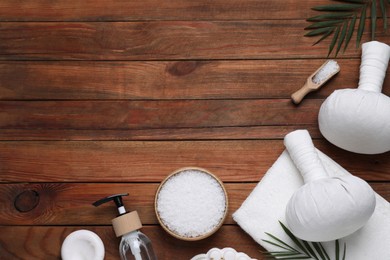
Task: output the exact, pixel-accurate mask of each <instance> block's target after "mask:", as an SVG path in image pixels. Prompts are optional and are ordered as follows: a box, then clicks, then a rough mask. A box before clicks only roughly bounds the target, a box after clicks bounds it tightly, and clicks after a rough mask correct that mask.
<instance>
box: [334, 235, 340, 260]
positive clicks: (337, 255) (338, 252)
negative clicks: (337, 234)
mask: <svg viewBox="0 0 390 260" xmlns="http://www.w3.org/2000/svg"><path fill="white" fill-rule="evenodd" d="M335 244H336V245H335V248H336V260H340V245H339V240H336V241H335Z"/></svg>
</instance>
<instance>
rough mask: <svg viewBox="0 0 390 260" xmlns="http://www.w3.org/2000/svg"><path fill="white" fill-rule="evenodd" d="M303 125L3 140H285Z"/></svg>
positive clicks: (27, 132) (15, 134)
mask: <svg viewBox="0 0 390 260" xmlns="http://www.w3.org/2000/svg"><path fill="white" fill-rule="evenodd" d="M301 128H302V126H300V125H286V126H268V125H265V126H248V127H204V128H166V129H128V130H71V129H0V141H10V140H14V141H17V140H25V141H44V140H46V141H72V140H73V141H76V140H77V141H115V140H119V141H126V140H127V141H167V140H187V141H188V140H258V139H283V138H284V136H285V135H286V134H288V133H290V132H292V131H294V130H297V129H301ZM305 129H307V130H308V131H309V132H310V135H311V137H312V138H316V139H318V138H321V137H322V135H321V133H320V131H319V129H318V125H317V124H316V125H305Z"/></svg>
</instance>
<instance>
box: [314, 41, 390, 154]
mask: <svg viewBox="0 0 390 260" xmlns="http://www.w3.org/2000/svg"><path fill="white" fill-rule="evenodd" d="M389 57H390V46H388V45H387V44H384V43H381V42H377V41H372V42H367V43H364V44H363V46H362V62H361V65H360V79H359V86H358V88H357V89H342V90H336V91H334V92H333V93H332V94H331V95H330V96H329V97H328V98H327V99H326V100H325V102H324V103H323V104H322V106H321V109H320V112H319V116H318V122H319V127H320V131H321V133H322V135H323V136H324V137H325V138H326V139H327V140H328V141H330V142H331V143H333V144H334V145H336V146H338V147H340V148H343V149H345V150H347V151H351V152H355V153H362V154H378V153H384V152H387V151H390V97H388V96H386V95H384V94H382V93H381V91H382V85H383V80H384V78H385V75H386V70H387V65H388V62H389Z"/></svg>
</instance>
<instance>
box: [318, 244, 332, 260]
mask: <svg viewBox="0 0 390 260" xmlns="http://www.w3.org/2000/svg"><path fill="white" fill-rule="evenodd" d="M318 244H320V247H321V250H322V252H323V253H324V255H325V257H326V259H327V260H330V257H329V255H328V253H327V252H326V251H325V248H324V247H323V246H322V244H321V243H318Z"/></svg>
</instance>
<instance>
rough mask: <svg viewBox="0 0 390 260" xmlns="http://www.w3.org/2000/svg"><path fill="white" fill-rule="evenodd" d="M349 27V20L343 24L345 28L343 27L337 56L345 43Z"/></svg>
mask: <svg viewBox="0 0 390 260" xmlns="http://www.w3.org/2000/svg"><path fill="white" fill-rule="evenodd" d="M347 28H348V21H346V22H345V23H344V24H343V28H342V29H341V32H340V36H339V42H338V43H337V50H336V56H337V54H338V53H339V51H340V49H341V46H342V45H343V42H344V39H345V35H346V33H347Z"/></svg>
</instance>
